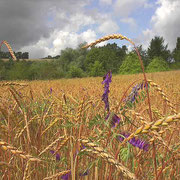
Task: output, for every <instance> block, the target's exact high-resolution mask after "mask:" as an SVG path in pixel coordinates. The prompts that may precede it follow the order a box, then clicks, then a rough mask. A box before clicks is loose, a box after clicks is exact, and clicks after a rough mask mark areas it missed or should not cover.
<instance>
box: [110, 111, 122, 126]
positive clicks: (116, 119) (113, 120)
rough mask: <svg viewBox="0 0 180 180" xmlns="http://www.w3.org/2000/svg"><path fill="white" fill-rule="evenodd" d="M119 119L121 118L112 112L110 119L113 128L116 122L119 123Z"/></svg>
mask: <svg viewBox="0 0 180 180" xmlns="http://www.w3.org/2000/svg"><path fill="white" fill-rule="evenodd" d="M120 120H121V118H119V117H118V116H117V115H116V114H114V115H113V117H112V121H111V124H112V127H113V128H114V127H115V126H116V124H119V122H120Z"/></svg>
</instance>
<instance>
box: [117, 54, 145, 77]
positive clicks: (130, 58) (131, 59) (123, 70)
mask: <svg viewBox="0 0 180 180" xmlns="http://www.w3.org/2000/svg"><path fill="white" fill-rule="evenodd" d="M140 72H142V70H141V65H140V62H139V59H138V56H137V54H135V53H133V52H131V53H129V54H128V55H126V57H125V60H124V61H123V63H122V65H121V66H120V68H119V73H120V74H135V73H140Z"/></svg>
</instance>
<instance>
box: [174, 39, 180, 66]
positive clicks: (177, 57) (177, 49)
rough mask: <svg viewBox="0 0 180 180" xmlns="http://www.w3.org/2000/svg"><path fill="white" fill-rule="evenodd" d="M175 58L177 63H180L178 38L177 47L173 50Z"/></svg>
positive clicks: (179, 41)
mask: <svg viewBox="0 0 180 180" xmlns="http://www.w3.org/2000/svg"><path fill="white" fill-rule="evenodd" d="M172 54H173V58H174V60H175V62H176V63H178V62H180V37H178V38H177V42H176V47H175V49H174V50H173V53H172Z"/></svg>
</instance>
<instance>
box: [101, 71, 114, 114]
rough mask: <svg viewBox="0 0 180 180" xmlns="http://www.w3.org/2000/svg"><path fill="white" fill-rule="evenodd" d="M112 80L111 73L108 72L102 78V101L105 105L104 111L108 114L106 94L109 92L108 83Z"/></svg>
mask: <svg viewBox="0 0 180 180" xmlns="http://www.w3.org/2000/svg"><path fill="white" fill-rule="evenodd" d="M111 78H112V72H111V71H109V72H108V73H107V74H106V75H104V77H103V82H102V84H104V93H103V95H102V101H104V103H105V109H106V110H107V111H108V112H109V100H108V93H109V92H110V91H109V83H110V82H111Z"/></svg>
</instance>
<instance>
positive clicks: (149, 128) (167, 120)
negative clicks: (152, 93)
mask: <svg viewBox="0 0 180 180" xmlns="http://www.w3.org/2000/svg"><path fill="white" fill-rule="evenodd" d="M177 120H180V113H179V114H176V115H173V116H168V117H166V118H162V119H159V120H157V121H155V122H151V123H147V124H146V125H143V126H141V127H139V128H138V129H137V130H136V131H135V132H134V133H132V134H131V135H130V136H129V137H128V138H126V139H125V140H124V141H123V142H122V143H121V144H120V146H122V145H124V144H125V143H126V142H127V141H129V140H130V139H132V138H133V137H135V136H137V135H139V134H143V133H148V132H149V131H152V130H158V129H159V128H160V126H168V125H169V123H171V122H176V121H177Z"/></svg>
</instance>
